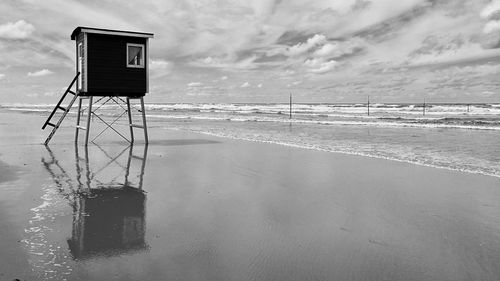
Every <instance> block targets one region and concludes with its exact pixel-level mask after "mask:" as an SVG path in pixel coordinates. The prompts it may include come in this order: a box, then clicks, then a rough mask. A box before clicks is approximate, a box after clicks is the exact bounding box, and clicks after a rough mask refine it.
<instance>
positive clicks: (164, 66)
mask: <svg viewBox="0 0 500 281" xmlns="http://www.w3.org/2000/svg"><path fill="white" fill-rule="evenodd" d="M149 69H150V70H151V76H152V77H153V78H158V77H162V76H165V75H167V74H169V73H170V72H171V71H172V63H171V62H168V61H166V60H162V59H158V60H154V59H152V60H151V61H150V63H149Z"/></svg>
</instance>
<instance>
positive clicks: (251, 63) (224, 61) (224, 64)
mask: <svg viewBox="0 0 500 281" xmlns="http://www.w3.org/2000/svg"><path fill="white" fill-rule="evenodd" d="M256 59H257V55H255V54H253V55H251V56H249V57H245V58H238V57H237V56H235V55H231V56H226V57H221V58H217V57H212V56H209V57H206V58H204V59H199V60H196V61H192V62H190V65H192V66H196V67H213V68H221V69H226V70H229V71H231V70H250V69H255V68H257V67H258V65H257V64H256V63H255V60H256ZM226 79H227V78H226Z"/></svg>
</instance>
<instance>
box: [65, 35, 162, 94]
mask: <svg viewBox="0 0 500 281" xmlns="http://www.w3.org/2000/svg"><path fill="white" fill-rule="evenodd" d="M149 38H153V34H152V33H142V32H131V31H122V30H110V29H99V28H89V27H82V26H79V27H77V28H75V30H74V31H73V33H71V40H75V41H76V71H77V72H80V76H79V78H78V81H77V92H78V94H79V95H80V96H126V97H139V96H144V95H145V94H146V93H147V92H149V83H148V80H149V77H148V76H149V74H148V72H149V71H148V70H149V63H148V59H147V58H148V55H149V49H148V39H149Z"/></svg>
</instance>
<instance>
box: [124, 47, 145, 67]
mask: <svg viewBox="0 0 500 281" xmlns="http://www.w3.org/2000/svg"><path fill="white" fill-rule="evenodd" d="M127 67H136V68H144V45H142V44H131V43H128V44H127Z"/></svg>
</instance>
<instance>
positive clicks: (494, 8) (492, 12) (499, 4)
mask: <svg viewBox="0 0 500 281" xmlns="http://www.w3.org/2000/svg"><path fill="white" fill-rule="evenodd" d="M499 13H500V0H493V1H492V2H491V3H489V4H488V5H486V7H484V9H483V10H482V11H481V18H483V19H490V18H492V17H495V16H496V15H498V14H499Z"/></svg>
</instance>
